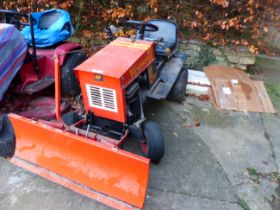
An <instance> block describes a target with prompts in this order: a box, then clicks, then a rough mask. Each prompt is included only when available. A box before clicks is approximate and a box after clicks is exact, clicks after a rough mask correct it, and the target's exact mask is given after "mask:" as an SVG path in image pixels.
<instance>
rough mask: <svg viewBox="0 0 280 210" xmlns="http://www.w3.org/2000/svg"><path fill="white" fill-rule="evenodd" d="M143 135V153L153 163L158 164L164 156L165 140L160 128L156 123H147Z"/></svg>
mask: <svg viewBox="0 0 280 210" xmlns="http://www.w3.org/2000/svg"><path fill="white" fill-rule="evenodd" d="M143 134H144V135H143V136H144V139H143V140H142V141H141V150H142V152H143V153H144V155H145V157H147V158H149V159H150V160H151V161H152V162H154V163H158V162H159V161H160V159H161V158H162V157H163V155H164V140H163V135H162V132H161V129H160V127H159V126H158V124H157V123H155V122H146V123H145V124H144V126H143Z"/></svg>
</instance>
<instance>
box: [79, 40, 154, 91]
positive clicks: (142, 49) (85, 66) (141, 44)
mask: <svg viewBox="0 0 280 210" xmlns="http://www.w3.org/2000/svg"><path fill="white" fill-rule="evenodd" d="M154 47H155V44H154V43H153V42H149V41H143V40H133V39H129V38H118V39H116V40H115V41H113V42H111V43H110V44H108V45H107V46H106V47H104V48H103V49H101V50H100V51H99V52H97V53H96V54H94V55H93V56H92V57H90V58H89V59H88V60H86V61H85V62H84V63H82V64H81V65H80V66H78V67H76V69H75V70H76V71H82V72H89V73H91V74H97V75H100V76H101V77H104V78H105V77H110V78H115V79H118V80H121V83H122V84H121V85H122V86H123V87H127V86H128V85H129V84H130V83H131V82H132V81H134V79H135V78H136V77H137V76H138V75H139V74H140V73H142V72H143V70H144V69H146V68H147V67H148V66H149V65H150V64H151V63H152V62H153V61H154V60H155V52H154Z"/></svg>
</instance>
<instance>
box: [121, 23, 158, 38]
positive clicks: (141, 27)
mask: <svg viewBox="0 0 280 210" xmlns="http://www.w3.org/2000/svg"><path fill="white" fill-rule="evenodd" d="M125 25H126V26H128V27H130V28H133V29H136V30H138V33H139V35H140V39H143V37H144V32H145V31H149V32H156V31H158V27H157V26H156V25H154V24H152V23H146V22H143V21H138V20H127V21H125Z"/></svg>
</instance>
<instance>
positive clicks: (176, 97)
mask: <svg viewBox="0 0 280 210" xmlns="http://www.w3.org/2000/svg"><path fill="white" fill-rule="evenodd" d="M188 77H189V72H188V70H187V69H185V68H183V69H182V71H181V72H180V74H179V76H178V78H177V80H176V82H175V84H174V86H173V88H172V89H171V91H170V93H169V95H168V99H169V100H170V101H174V102H178V103H182V102H183V101H184V100H185V94H186V88H187V84H188Z"/></svg>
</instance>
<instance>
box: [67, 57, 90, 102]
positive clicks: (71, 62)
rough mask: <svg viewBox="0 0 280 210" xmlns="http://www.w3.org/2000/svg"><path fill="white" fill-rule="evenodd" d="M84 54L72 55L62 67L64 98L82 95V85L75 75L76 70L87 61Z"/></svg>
mask: <svg viewBox="0 0 280 210" xmlns="http://www.w3.org/2000/svg"><path fill="white" fill-rule="evenodd" d="M86 58H87V56H86V55H85V54H84V53H82V52H74V53H71V54H70V55H69V56H68V57H67V58H66V61H65V63H64V64H63V66H62V67H61V91H62V95H64V96H73V97H76V96H78V95H79V94H80V93H81V87H80V84H79V82H78V80H77V78H76V76H75V74H74V68H75V67H77V66H78V65H80V64H81V63H82V62H84V61H85V60H86Z"/></svg>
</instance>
